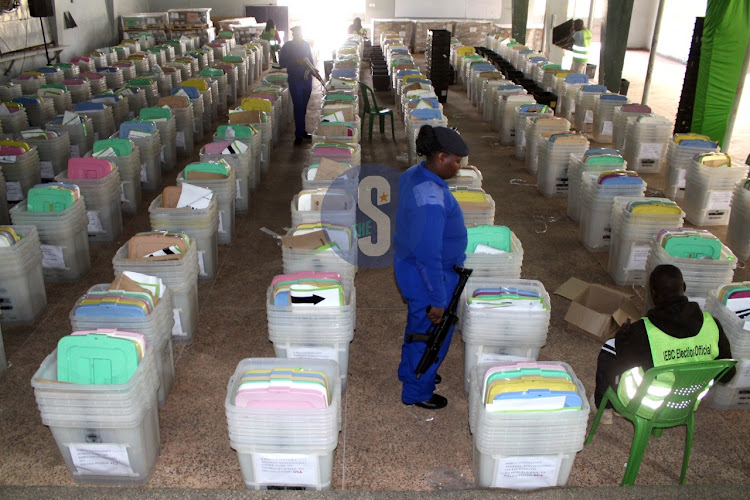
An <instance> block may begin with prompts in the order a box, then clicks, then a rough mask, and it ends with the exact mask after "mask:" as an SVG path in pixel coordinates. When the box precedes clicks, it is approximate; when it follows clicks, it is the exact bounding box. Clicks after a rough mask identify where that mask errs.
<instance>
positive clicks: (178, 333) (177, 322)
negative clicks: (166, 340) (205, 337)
mask: <svg viewBox="0 0 750 500" xmlns="http://www.w3.org/2000/svg"><path fill="white" fill-rule="evenodd" d="M181 313H182V309H178V308H176V307H175V308H174V309H172V316H174V326H173V327H172V336H173V337H187V332H185V331H184V330H183V329H182V318H180V314H181Z"/></svg>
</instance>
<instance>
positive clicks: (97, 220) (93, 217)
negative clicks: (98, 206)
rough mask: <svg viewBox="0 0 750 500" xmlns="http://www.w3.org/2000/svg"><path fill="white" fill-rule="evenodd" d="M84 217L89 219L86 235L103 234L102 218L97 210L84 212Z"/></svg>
mask: <svg viewBox="0 0 750 500" xmlns="http://www.w3.org/2000/svg"><path fill="white" fill-rule="evenodd" d="M86 216H87V217H88V218H89V227H88V233H89V234H94V233H103V232H104V228H103V227H102V218H101V216H100V215H99V211H98V210H86Z"/></svg>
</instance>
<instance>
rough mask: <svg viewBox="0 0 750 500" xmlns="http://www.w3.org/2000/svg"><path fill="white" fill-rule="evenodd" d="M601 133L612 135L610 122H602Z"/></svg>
mask: <svg viewBox="0 0 750 500" xmlns="http://www.w3.org/2000/svg"><path fill="white" fill-rule="evenodd" d="M602 135H612V122H611V121H609V120H607V121H605V122H604V123H602Z"/></svg>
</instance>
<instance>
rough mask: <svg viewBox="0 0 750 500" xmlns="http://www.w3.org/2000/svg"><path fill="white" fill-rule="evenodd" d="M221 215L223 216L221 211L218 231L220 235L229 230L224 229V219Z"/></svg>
mask: <svg viewBox="0 0 750 500" xmlns="http://www.w3.org/2000/svg"><path fill="white" fill-rule="evenodd" d="M221 214H222V212H221V210H219V229H218V231H219V232H220V233H226V232H227V230H226V229H224V217H223V216H222V215H221Z"/></svg>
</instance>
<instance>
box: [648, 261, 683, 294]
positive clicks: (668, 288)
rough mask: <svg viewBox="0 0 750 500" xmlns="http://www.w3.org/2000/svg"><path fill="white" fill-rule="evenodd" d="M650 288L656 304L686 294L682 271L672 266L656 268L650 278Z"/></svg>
mask: <svg viewBox="0 0 750 500" xmlns="http://www.w3.org/2000/svg"><path fill="white" fill-rule="evenodd" d="M648 286H649V290H650V292H651V298H652V300H653V301H654V303H657V302H659V301H662V300H665V299H670V298H674V297H681V296H683V295H684V294H685V280H684V279H683V277H682V271H680V269H679V268H678V267H677V266H673V265H672V264H661V265H659V266H656V267H655V268H654V270H653V271H651V275H650V276H649V278H648Z"/></svg>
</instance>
